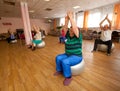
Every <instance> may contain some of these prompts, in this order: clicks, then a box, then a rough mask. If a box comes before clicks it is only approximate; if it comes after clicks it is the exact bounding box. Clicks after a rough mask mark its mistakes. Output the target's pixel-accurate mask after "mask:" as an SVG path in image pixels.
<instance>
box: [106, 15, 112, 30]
mask: <svg viewBox="0 0 120 91" xmlns="http://www.w3.org/2000/svg"><path fill="white" fill-rule="evenodd" d="M106 19H107V21H108V23H109V29H110V30H111V21H110V20H109V19H108V17H107V18H106Z"/></svg>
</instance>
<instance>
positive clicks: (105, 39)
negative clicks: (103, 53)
mask: <svg viewBox="0 0 120 91" xmlns="http://www.w3.org/2000/svg"><path fill="white" fill-rule="evenodd" d="M105 20H107V21H108V23H109V26H108V24H106V25H104V27H103V26H102V24H103V22H104V21H105ZM100 28H101V35H100V39H95V42H94V48H93V51H92V52H94V51H96V49H97V45H98V44H105V45H107V47H108V48H107V55H108V56H109V55H110V54H111V47H112V40H111V35H112V31H111V22H110V20H109V19H108V15H107V16H106V17H105V19H104V20H103V21H101V23H100Z"/></svg>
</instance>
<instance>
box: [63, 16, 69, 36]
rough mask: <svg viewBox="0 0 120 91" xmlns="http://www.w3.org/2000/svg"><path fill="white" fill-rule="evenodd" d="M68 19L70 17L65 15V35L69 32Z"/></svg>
mask: <svg viewBox="0 0 120 91" xmlns="http://www.w3.org/2000/svg"><path fill="white" fill-rule="evenodd" d="M68 21H69V18H68V16H66V17H65V25H64V26H63V29H64V32H65V35H66V33H67V30H68Z"/></svg>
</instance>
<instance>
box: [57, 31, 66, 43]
mask: <svg viewBox="0 0 120 91" xmlns="http://www.w3.org/2000/svg"><path fill="white" fill-rule="evenodd" d="M65 39H66V38H65V32H64V29H62V30H61V35H60V37H59V41H60V43H65Z"/></svg>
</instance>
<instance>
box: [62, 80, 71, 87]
mask: <svg viewBox="0 0 120 91" xmlns="http://www.w3.org/2000/svg"><path fill="white" fill-rule="evenodd" d="M71 81H72V78H65V80H64V81H63V84H64V85H65V86H68V85H69V84H70V83H71Z"/></svg>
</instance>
